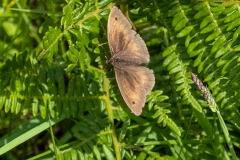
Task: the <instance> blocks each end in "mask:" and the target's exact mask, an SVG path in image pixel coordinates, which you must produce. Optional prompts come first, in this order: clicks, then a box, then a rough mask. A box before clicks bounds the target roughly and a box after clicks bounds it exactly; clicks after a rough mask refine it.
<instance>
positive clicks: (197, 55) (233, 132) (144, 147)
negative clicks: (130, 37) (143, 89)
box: [0, 0, 240, 160]
mask: <svg viewBox="0 0 240 160" xmlns="http://www.w3.org/2000/svg"><path fill="white" fill-rule="evenodd" d="M1 3H2V4H1V6H0V24H1V25H0V51H1V54H0V117H1V121H0V133H1V138H0V155H1V158H2V159H26V158H30V159H47V158H48V159H68V160H69V159H109V160H112V159H237V156H238V157H239V155H240V153H239V147H240V144H239V142H240V140H239V136H238V135H239V130H240V127H239V126H240V116H239V107H240V106H239V104H240V103H239V102H240V94H239V89H240V85H239V81H240V57H239V55H240V54H239V53H240V45H239V42H240V38H239V34H240V11H239V7H240V5H239V4H238V2H234V1H220V2H216V1H215V2H212V1H189V0H179V1H177V0H172V1H167V0H166V1H165V0H148V1H140V0H129V1H124V0H122V1H113V0H99V1H94V0H86V1H83V0H65V1H64V0H51V1H37V0H33V1H26V0H23V1H10V0H3V1H2V2H1ZM113 5H117V6H118V7H119V8H121V10H122V11H123V13H124V14H125V15H126V16H127V17H128V15H129V17H128V18H129V20H130V21H131V22H132V23H133V24H134V25H133V26H134V29H135V30H136V31H137V32H138V33H139V34H140V35H141V37H142V38H143V39H144V41H145V42H146V44H147V47H148V50H149V53H150V56H151V61H150V63H149V64H148V67H149V68H151V69H153V70H154V74H155V77H156V85H155V87H154V88H153V91H152V92H151V93H150V94H149V95H148V96H147V103H146V105H145V107H144V109H143V113H142V114H141V116H139V117H137V116H135V115H134V114H132V113H131V112H130V110H129V109H128V108H127V106H126V105H125V103H124V101H123V100H122V97H121V95H120V92H119V90H118V87H117V84H116V81H115V78H114V72H113V70H112V69H111V67H110V66H106V63H105V62H106V57H108V58H109V57H110V53H109V48H108V44H107V38H106V37H107V28H106V27H107V20H108V14H109V12H110V9H111V7H112V6H113ZM190 71H191V72H193V73H195V74H196V75H198V77H199V79H200V80H202V81H203V82H204V84H205V86H206V87H207V88H208V89H209V90H210V91H211V93H212V96H213V97H214V99H215V102H216V104H217V105H218V108H219V110H218V111H217V112H212V111H211V110H210V109H209V108H208V104H207V102H206V101H205V100H204V99H203V97H202V95H201V93H200V92H199V91H198V90H197V88H196V87H195V85H194V84H193V82H192V80H191V77H190V73H189V72H190Z"/></svg>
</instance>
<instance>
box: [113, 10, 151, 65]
mask: <svg viewBox="0 0 240 160" xmlns="http://www.w3.org/2000/svg"><path fill="white" fill-rule="evenodd" d="M131 28H132V27H131V25H130V24H129V22H128V21H127V19H126V18H125V17H124V15H123V14H122V12H121V11H120V10H119V9H118V8H117V7H113V8H112V10H111V13H110V15H109V19H108V43H109V48H110V50H111V54H112V55H113V56H118V57H119V56H121V58H122V59H123V60H128V61H134V62H136V63H139V64H141V63H148V62H149V54H148V50H147V47H146V45H145V43H144V41H143V40H142V38H141V37H140V36H139V34H137V33H136V32H135V31H134V30H132V29H131ZM115 54H118V55H115Z"/></svg>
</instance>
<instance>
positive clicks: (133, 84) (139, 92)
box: [114, 66, 155, 116]
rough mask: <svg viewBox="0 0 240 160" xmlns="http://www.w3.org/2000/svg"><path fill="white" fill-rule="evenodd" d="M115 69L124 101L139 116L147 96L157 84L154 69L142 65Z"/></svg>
mask: <svg viewBox="0 0 240 160" xmlns="http://www.w3.org/2000/svg"><path fill="white" fill-rule="evenodd" d="M114 71H115V75H116V80H117V83H118V87H119V89H120V92H121V94H122V96H123V99H124V101H125V102H126V104H127V106H128V107H129V108H130V109H131V111H132V112H133V113H134V114H135V115H137V116H139V115H140V114H141V113H142V108H143V107H144V105H145V102H146V96H147V95H148V94H149V92H151V90H152V88H153V86H154V84H155V77H154V74H153V71H152V70H150V69H148V68H146V67H142V66H125V67H122V68H117V67H115V68H114Z"/></svg>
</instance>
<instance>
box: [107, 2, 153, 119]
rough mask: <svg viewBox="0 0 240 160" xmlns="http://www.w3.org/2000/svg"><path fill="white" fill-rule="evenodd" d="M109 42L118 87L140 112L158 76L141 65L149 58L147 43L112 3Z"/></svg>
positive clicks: (131, 106)
mask: <svg viewBox="0 0 240 160" xmlns="http://www.w3.org/2000/svg"><path fill="white" fill-rule="evenodd" d="M108 44H109V48H110V51H111V55H112V57H111V59H109V60H108V61H107V63H110V64H111V65H112V66H113V67H114V71H115V76H116V80H117V84H118V87H119V89H120V92H121V94H122V96H123V99H124V101H125V102H126V104H127V105H128V107H129V108H130V109H131V111H132V112H133V113H134V114H135V115H137V116H139V115H140V114H141V113H142V108H143V107H144V105H145V102H146V96H147V95H148V94H149V92H151V90H152V88H153V86H154V84H155V77H154V74H153V71H152V70H150V69H148V68H146V67H144V66H141V64H143V63H148V62H149V53H148V50H147V47H146V44H145V43H144V41H143V40H142V38H141V37H140V36H139V34H137V33H136V32H135V31H134V30H132V27H131V25H130V23H129V22H128V20H127V19H126V18H125V17H124V15H123V14H122V12H121V11H120V10H119V9H118V8H117V7H115V6H114V7H113V8H112V10H111V12H110V14H109V18H108Z"/></svg>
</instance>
